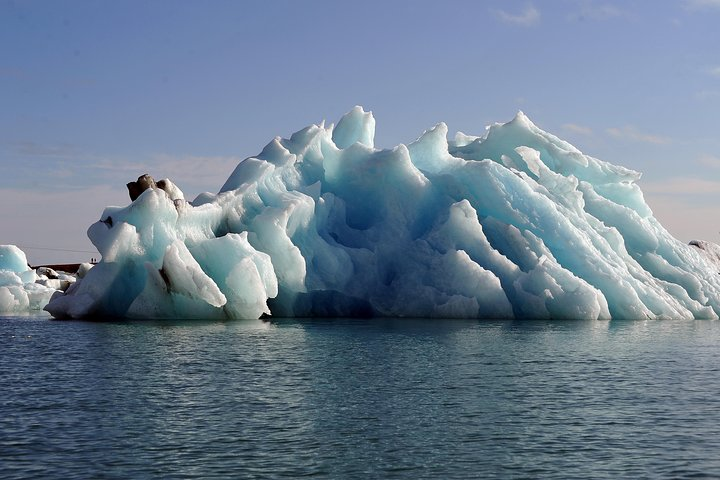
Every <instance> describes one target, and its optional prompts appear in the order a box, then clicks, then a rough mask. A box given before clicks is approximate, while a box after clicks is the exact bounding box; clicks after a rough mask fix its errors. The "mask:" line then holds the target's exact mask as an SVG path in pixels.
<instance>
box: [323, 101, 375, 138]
mask: <svg viewBox="0 0 720 480" xmlns="http://www.w3.org/2000/svg"><path fill="white" fill-rule="evenodd" d="M332 139H333V142H335V145H337V147H338V148H347V147H349V146H350V145H352V144H353V143H356V142H359V143H362V144H363V145H366V146H368V147H370V148H373V147H374V146H375V143H374V140H375V117H373V115H372V112H365V110H363V108H362V107H361V106H355V108H353V109H352V110H350V111H349V112H348V113H346V114H345V115H343V117H342V118H341V119H340V121H339V122H338V124H337V126H336V127H335V129H334V130H333V134H332Z"/></svg>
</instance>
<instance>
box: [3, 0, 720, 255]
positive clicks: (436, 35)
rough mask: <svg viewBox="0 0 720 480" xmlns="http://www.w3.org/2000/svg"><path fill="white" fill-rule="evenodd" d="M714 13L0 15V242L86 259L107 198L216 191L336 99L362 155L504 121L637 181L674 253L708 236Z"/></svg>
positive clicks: (686, 7) (174, 10) (716, 35)
mask: <svg viewBox="0 0 720 480" xmlns="http://www.w3.org/2000/svg"><path fill="white" fill-rule="evenodd" d="M718 24H720V0H667V1H650V0H648V1H632V0H630V1H623V2H620V1H592V0H587V1H582V0H552V1H550V0H547V1H540V0H535V1H529V2H528V1H522V0H521V1H514V0H506V1H500V0H488V1H450V0H444V1H442V2H440V1H428V2H425V1H399V0H394V1H362V2H339V1H319V0H311V1H306V2H299V1H271V0H264V1H256V2H255V1H219V0H216V1H204V2H200V1H197V2H191V1H180V0H177V1H153V2H150V1H148V2H134V1H129V0H124V1H120V2H117V1H63V0H57V1H50V0H48V1H26V0H17V1H7V0H0V172H1V173H0V243H16V244H19V245H22V246H24V247H25V248H26V252H27V253H28V256H29V258H30V260H31V262H33V263H41V262H47V261H52V260H58V261H74V260H85V259H89V258H90V257H91V256H92V254H91V253H85V252H78V253H72V252H62V251H57V252H55V251H47V250H37V249H34V248H30V247H53V248H58V249H66V250H87V251H88V252H90V251H92V250H93V247H92V246H91V244H90V243H89V241H88V240H87V238H86V235H85V230H86V229H87V227H88V226H89V225H90V224H91V223H93V222H95V221H96V220H97V219H98V218H99V217H100V214H101V212H102V209H103V208H104V207H105V206H106V205H109V204H114V205H125V204H127V203H128V202H129V199H128V197H127V194H126V189H125V186H124V185H125V183H126V182H128V181H130V180H134V179H135V178H136V177H137V176H138V175H140V174H142V173H146V172H147V173H150V174H152V175H153V176H155V177H156V178H162V177H170V178H171V179H173V180H174V181H175V182H176V183H177V184H178V185H179V186H180V187H181V188H182V189H183V190H184V191H185V193H186V195H187V196H188V197H190V198H194V197H195V196H196V195H197V194H198V193H200V192H202V191H206V190H207V191H217V190H218V189H219V188H220V186H221V185H222V183H223V182H224V180H225V178H227V176H228V175H229V173H230V172H231V171H232V169H233V167H234V166H235V164H237V162H238V161H240V160H241V159H243V158H245V157H247V156H251V155H254V154H256V153H258V152H259V151H260V150H261V149H262V147H263V146H264V145H265V144H266V143H267V142H268V141H270V140H271V139H272V138H273V137H274V136H276V135H282V136H289V135H290V134H291V133H292V132H294V131H296V130H299V129H301V128H302V127H304V126H306V125H309V124H311V123H318V122H320V121H321V120H323V119H327V120H328V121H336V120H337V119H338V118H339V117H340V116H341V115H342V114H343V113H345V112H346V111H348V110H349V109H351V108H352V107H353V106H354V105H356V104H359V105H363V106H364V107H365V108H366V109H367V110H372V111H373V113H374V114H375V117H376V119H377V135H376V145H377V146H379V147H392V146H394V145H396V144H398V143H408V142H411V141H412V140H414V139H415V138H417V137H418V136H419V135H420V134H421V133H422V132H423V130H425V129H427V128H429V127H432V126H433V125H434V124H436V123H437V122H440V121H444V122H446V123H447V124H448V126H449V128H450V131H451V135H452V134H453V133H454V132H455V131H457V130H461V131H464V132H466V133H471V134H481V133H482V132H483V131H484V127H485V125H487V124H489V123H493V122H498V121H507V120H510V119H511V118H512V117H513V116H514V115H515V113H516V112H517V110H523V111H524V112H525V113H526V114H528V116H529V117H530V118H531V119H532V120H533V121H534V122H535V123H536V124H537V125H538V126H540V127H541V128H543V129H545V130H547V131H550V132H551V133H554V134H556V135H558V136H560V137H562V138H564V139H566V140H568V141H570V142H571V143H573V144H575V145H576V146H578V148H580V149H581V150H582V151H583V152H585V153H587V154H589V155H592V156H594V157H598V158H601V159H603V160H607V161H610V162H613V163H617V164H621V165H624V166H627V167H630V168H633V169H636V170H640V171H642V172H643V174H644V176H643V179H642V180H641V182H640V185H641V187H642V188H643V190H644V191H645V194H646V199H647V200H648V202H649V203H650V205H651V207H652V208H653V210H654V212H655V214H656V216H657V217H658V218H659V219H660V220H661V221H662V222H663V223H664V224H665V225H666V226H667V227H668V229H669V230H670V231H671V232H672V233H673V234H675V236H677V237H678V238H680V239H681V240H684V241H688V240H690V239H692V238H704V239H707V240H711V241H715V242H720V233H718V232H720V136H719V133H718V127H720V122H719V119H720V115H719V114H718V112H720V48H718V47H719V46H720V28H718V27H717V25H718Z"/></svg>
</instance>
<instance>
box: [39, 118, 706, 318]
mask: <svg viewBox="0 0 720 480" xmlns="http://www.w3.org/2000/svg"><path fill="white" fill-rule="evenodd" d="M374 133H375V120H374V118H373V117H372V115H371V114H370V113H366V112H364V111H363V110H362V109H361V108H360V107H356V108H355V109H353V110H352V111H351V112H349V113H348V114H347V115H345V116H344V117H343V118H342V119H341V120H340V122H338V124H337V125H336V126H332V125H331V126H324V125H312V126H310V127H307V128H305V129H303V130H301V131H299V132H297V133H295V134H294V135H292V136H291V137H290V138H289V139H284V138H279V137H278V138H275V139H274V140H273V141H272V142H270V143H269V144H268V145H267V146H266V147H265V148H264V149H263V151H262V152H261V153H260V154H259V155H257V156H256V157H252V158H248V159H246V160H244V161H242V162H241V163H240V164H239V165H238V166H237V168H236V169H235V171H234V172H233V173H232V175H231V176H230V178H228V180H227V181H226V182H225V184H224V185H223V187H222V189H221V190H220V192H219V193H218V194H217V195H214V194H209V193H206V194H202V195H200V196H199V197H198V198H197V199H195V200H194V201H193V202H192V203H187V202H186V201H185V200H183V197H182V193H181V192H180V190H179V189H177V187H175V186H174V185H172V184H171V183H169V182H168V183H166V185H167V186H168V187H167V188H166V189H165V190H160V189H157V188H155V189H152V188H151V189H148V190H146V191H145V192H144V193H142V194H141V195H140V197H139V198H137V200H135V201H134V202H133V203H132V204H131V205H129V206H127V207H125V208H117V207H112V208H108V209H106V210H105V212H104V213H103V215H102V218H101V221H99V222H98V223H96V224H94V225H92V226H91V227H90V229H89V231H88V235H89V236H90V239H91V240H92V241H93V243H94V244H95V245H96V246H97V248H98V250H99V251H100V253H101V254H102V261H101V262H100V264H99V265H97V266H96V267H95V268H93V269H92V270H91V271H90V272H88V274H87V276H86V278H85V279H84V280H83V281H81V282H78V283H77V284H75V285H74V286H73V287H71V288H70V289H69V290H68V292H67V294H65V295H62V294H57V295H56V296H55V297H54V298H53V300H52V301H51V303H50V304H49V305H48V307H47V309H48V311H50V312H51V313H52V314H53V315H55V316H57V317H68V316H69V317H82V316H88V315H102V316H108V315H112V316H119V317H206V318H215V317H232V318H237V317H258V316H260V315H262V314H269V313H271V314H273V315H279V316H309V315H342V316H357V315H377V316H422V317H428V316H431V317H478V318H510V317H515V318H611V317H612V318H633V319H635V318H718V314H719V313H720V275H718V272H717V271H716V269H713V268H712V267H711V266H710V263H709V262H708V261H707V260H706V259H705V258H703V257H701V255H699V253H698V251H697V249H695V248H692V247H690V246H687V245H684V244H682V243H681V242H679V241H678V240H676V239H675V238H673V237H672V236H671V235H670V234H669V233H668V232H667V231H666V230H665V229H664V228H663V227H662V226H661V225H660V224H659V223H658V221H657V220H656V219H655V218H654V217H653V215H652V212H651V211H650V208H649V207H648V206H647V204H646V203H645V201H644V199H643V195H642V192H641V191H640V189H639V188H638V186H637V185H636V184H635V181H636V180H637V179H638V178H639V177H640V175H639V174H638V173H637V172H634V171H632V170H628V169H626V168H623V167H619V166H615V165H612V164H609V163H606V162H603V161H600V160H597V159H594V158H592V157H589V156H587V155H583V154H582V153H581V152H580V151H578V150H577V149H576V148H574V147H573V146H572V145H570V144H568V143H567V142H564V141H562V140H560V139H559V138H557V137H555V136H553V135H550V134H548V133H546V132H544V131H542V130H540V129H539V128H537V127H536V126H535V125H534V124H533V123H532V122H530V120H529V119H528V118H527V117H526V116H525V115H523V114H522V113H520V114H518V115H517V116H516V117H515V119H513V120H512V121H511V122H509V123H506V124H496V125H493V126H491V127H489V128H488V129H487V131H486V132H485V135H483V136H482V137H473V136H468V135H464V134H458V135H457V136H456V137H455V140H454V141H448V139H447V127H446V126H445V124H443V123H440V124H438V125H436V126H435V127H434V128H432V129H430V130H428V131H426V132H425V133H424V134H423V135H422V136H421V137H420V138H419V139H418V140H416V141H415V142H413V143H411V144H408V145H399V146H397V147H395V148H394V149H392V150H378V149H375V148H374V145H373V138H374ZM168 192H170V193H168Z"/></svg>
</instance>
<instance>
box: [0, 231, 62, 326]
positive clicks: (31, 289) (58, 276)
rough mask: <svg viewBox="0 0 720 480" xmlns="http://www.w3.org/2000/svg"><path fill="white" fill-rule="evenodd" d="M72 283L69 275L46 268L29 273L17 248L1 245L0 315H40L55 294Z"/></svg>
mask: <svg viewBox="0 0 720 480" xmlns="http://www.w3.org/2000/svg"><path fill="white" fill-rule="evenodd" d="M74 282H75V276H74V275H71V274H67V273H64V272H62V273H58V272H56V271H54V270H53V269H51V268H48V267H40V268H38V269H32V268H30V266H29V265H28V262H27V257H26V255H25V252H23V251H22V250H21V249H20V248H18V247H17V246H15V245H0V314H24V313H31V312H42V310H43V308H44V307H45V305H47V303H48V302H49V301H50V298H51V297H52V295H53V294H54V293H55V292H58V291H64V290H66V289H67V288H69V287H70V285H71V284H72V283H74Z"/></svg>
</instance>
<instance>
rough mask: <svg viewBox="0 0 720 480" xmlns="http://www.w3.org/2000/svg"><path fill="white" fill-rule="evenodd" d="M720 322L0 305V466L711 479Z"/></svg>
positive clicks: (75, 474) (81, 472)
mask: <svg viewBox="0 0 720 480" xmlns="http://www.w3.org/2000/svg"><path fill="white" fill-rule="evenodd" d="M719 366H720V322H708V321H696V322H691V321H651V322H545V321H537V322H532V321H531V322H528V321H524V322H501V321H498V322H487V321H455V320H448V321H438V320H434V321H430V320H382V319H374V320H362V321H358V320H332V321H329V320H304V321H302V320H285V321H279V320H278V321H272V322H262V321H235V322H179V321H175V322H131V323H91V322H58V321H51V320H48V319H47V318H32V317H28V318H0V477H2V478H4V479H14V478H63V479H71V478H281V477H285V478H299V477H316V478H342V479H344V478H413V479H414V478H703V477H707V478H716V477H720V369H719Z"/></svg>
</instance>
